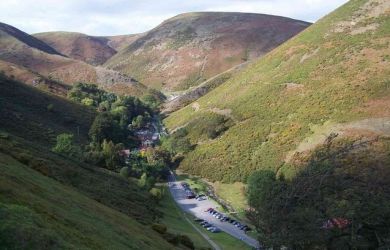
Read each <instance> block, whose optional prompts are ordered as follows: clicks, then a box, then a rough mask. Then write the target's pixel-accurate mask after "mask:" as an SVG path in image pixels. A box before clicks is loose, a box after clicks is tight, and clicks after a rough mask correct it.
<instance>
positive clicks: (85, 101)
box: [81, 97, 94, 106]
mask: <svg viewBox="0 0 390 250" xmlns="http://www.w3.org/2000/svg"><path fill="white" fill-rule="evenodd" d="M81 103H82V104H84V105H85V106H93V105H94V101H93V99H91V98H89V97H85V98H83V99H82V100H81Z"/></svg>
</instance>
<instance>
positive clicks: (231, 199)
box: [212, 182, 248, 217]
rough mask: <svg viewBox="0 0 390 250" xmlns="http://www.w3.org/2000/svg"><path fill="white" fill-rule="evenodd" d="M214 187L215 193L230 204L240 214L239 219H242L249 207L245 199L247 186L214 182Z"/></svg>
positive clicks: (239, 183)
mask: <svg viewBox="0 0 390 250" xmlns="http://www.w3.org/2000/svg"><path fill="white" fill-rule="evenodd" d="M212 185H213V187H214V189H215V193H216V194H217V195H218V196H219V197H220V198H221V199H223V200H224V201H226V202H227V203H229V204H230V205H231V206H232V207H233V208H234V209H235V210H236V211H237V212H238V213H239V217H242V215H243V214H244V210H245V209H246V208H247V207H248V204H247V202H246V198H245V185H244V184H243V183H241V182H235V183H221V182H214V183H213V184H212Z"/></svg>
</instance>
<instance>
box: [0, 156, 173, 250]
mask: <svg viewBox="0 0 390 250" xmlns="http://www.w3.org/2000/svg"><path fill="white" fill-rule="evenodd" d="M0 169H1V173H2V174H1V175H0V219H1V221H2V223H1V225H0V245H1V247H2V248H3V249H172V248H173V246H172V245H170V244H169V243H168V242H166V241H165V240H164V239H162V238H161V237H160V236H158V235H157V233H155V232H153V231H152V230H151V229H150V228H149V227H147V226H143V225H141V224H139V223H137V222H136V221H135V220H133V219H132V218H130V217H128V216H126V215H125V214H123V213H120V212H118V211H116V210H114V209H111V208H109V207H107V206H104V205H103V204H101V203H99V202H97V201H95V200H93V199H91V198H88V197H87V196H85V195H82V194H80V193H78V192H77V191H76V190H75V189H73V188H70V187H67V186H65V185H62V184H60V183H59V182H57V181H54V180H53V179H51V178H48V177H45V176H43V175H41V174H39V173H37V172H36V171H34V170H32V169H31V168H30V167H28V166H26V165H24V164H22V163H20V162H18V161H17V160H15V159H14V158H12V157H9V156H8V155H5V154H3V153H0Z"/></svg>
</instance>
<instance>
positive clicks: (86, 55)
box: [33, 32, 116, 65]
mask: <svg viewBox="0 0 390 250" xmlns="http://www.w3.org/2000/svg"><path fill="white" fill-rule="evenodd" d="M33 36H34V37H36V38H38V39H39V40H41V41H43V42H45V43H46V44H48V45H49V46H51V47H52V48H54V49H55V50H56V51H58V52H60V53H61V54H63V55H66V56H68V57H70V58H73V59H76V60H80V61H84V62H86V63H88V64H92V65H101V64H103V63H104V62H106V61H107V60H108V59H109V58H110V57H112V56H113V55H115V53H116V50H115V49H113V48H112V47H110V46H109V45H108V44H107V41H105V40H103V39H99V38H97V37H93V36H88V35H85V34H82V33H76V32H45V33H38V34H34V35H33Z"/></svg>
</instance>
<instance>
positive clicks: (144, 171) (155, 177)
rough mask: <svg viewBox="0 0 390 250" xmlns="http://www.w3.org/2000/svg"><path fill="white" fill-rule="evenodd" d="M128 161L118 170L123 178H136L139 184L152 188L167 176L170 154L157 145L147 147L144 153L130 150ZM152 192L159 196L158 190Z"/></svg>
mask: <svg viewBox="0 0 390 250" xmlns="http://www.w3.org/2000/svg"><path fill="white" fill-rule="evenodd" d="M128 162H129V164H128V165H127V166H126V167H123V168H122V169H121V170H120V173H121V175H122V176H123V177H125V178H129V177H133V178H137V179H138V184H139V186H141V187H143V188H145V189H146V190H152V189H153V187H154V184H155V183H156V182H160V181H162V180H165V179H166V177H167V176H168V174H169V165H170V163H171V155H170V154H169V152H167V151H165V150H163V149H161V148H159V147H157V148H148V149H147V150H146V152H145V153H139V152H132V153H131V155H130V157H129V159H128ZM152 192H154V195H155V196H157V198H160V197H159V196H161V193H160V192H157V190H153V191H152Z"/></svg>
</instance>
